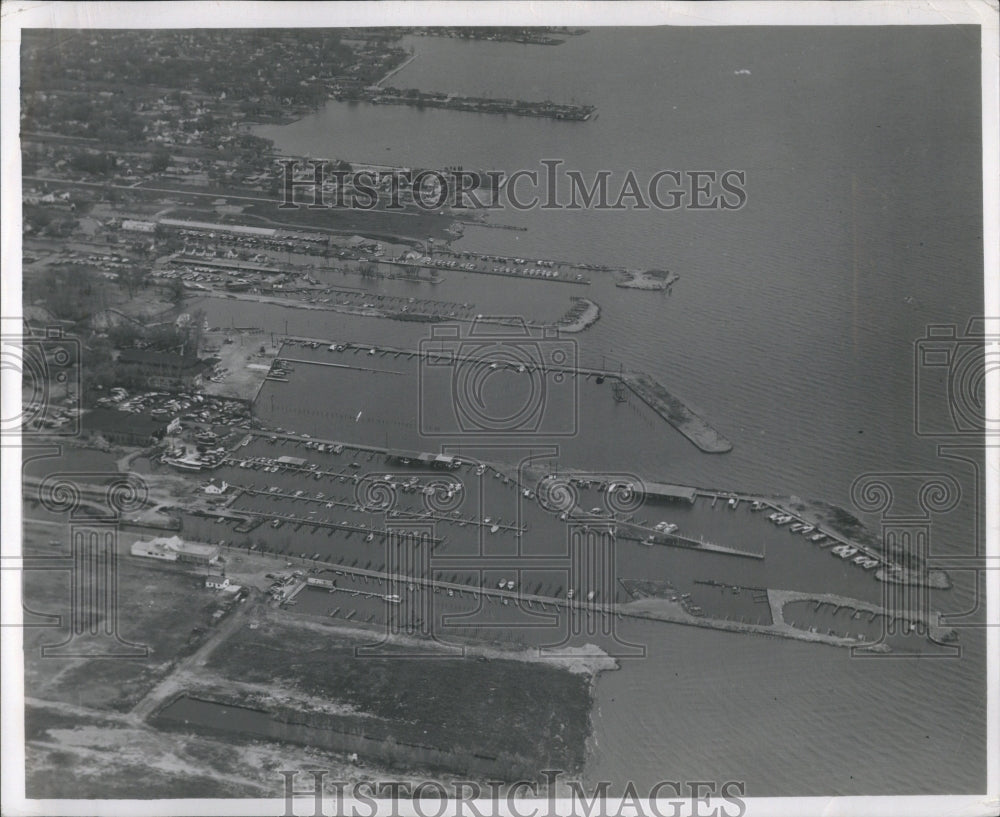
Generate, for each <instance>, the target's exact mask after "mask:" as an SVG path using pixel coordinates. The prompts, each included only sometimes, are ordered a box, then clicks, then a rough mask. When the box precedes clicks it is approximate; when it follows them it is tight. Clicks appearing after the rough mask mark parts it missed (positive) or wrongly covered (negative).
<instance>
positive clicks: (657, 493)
mask: <svg viewBox="0 0 1000 817" xmlns="http://www.w3.org/2000/svg"><path fill="white" fill-rule="evenodd" d="M642 490H643V492H644V493H645V494H646V498H647V499H650V500H657V499H660V500H665V501H668V502H689V503H694V500H695V497H696V496H697V492H696V491H695V489H694V488H689V487H687V486H685V485H671V484H669V483H666V482H643V483H642Z"/></svg>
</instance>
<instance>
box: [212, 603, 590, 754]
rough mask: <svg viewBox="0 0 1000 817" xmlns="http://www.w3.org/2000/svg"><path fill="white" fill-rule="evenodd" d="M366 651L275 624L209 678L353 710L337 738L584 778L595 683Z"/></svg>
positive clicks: (556, 673) (488, 664)
mask: <svg viewBox="0 0 1000 817" xmlns="http://www.w3.org/2000/svg"><path fill="white" fill-rule="evenodd" d="M360 643H362V642H360V641H358V640H356V639H354V638H349V637H347V636H344V635H341V634H338V633H337V631H335V630H332V629H331V631H330V633H329V635H327V634H325V633H319V632H316V631H315V630H314V629H305V628H298V627H295V626H290V625H286V624H283V623H276V622H274V621H270V622H266V623H264V624H263V625H262V626H261V627H260V628H259V629H257V630H249V629H245V630H242V631H240V633H239V634H238V635H236V636H235V637H233V638H231V639H230V640H229V641H227V642H226V643H225V644H223V645H222V646H221V647H220V648H219V649H218V650H217V651H216V652H215V653H214V654H213V655H212V657H211V659H210V660H209V665H208V668H209V669H212V670H213V671H215V672H216V673H218V674H219V675H221V676H223V677H228V678H231V679H233V680H239V681H250V682H259V683H266V682H268V681H274V682H278V683H280V684H281V685H282V686H283V687H284V688H286V689H291V690H295V691H298V692H300V693H301V694H302V695H303V697H311V698H314V699H319V700H323V701H329V702H333V701H335V702H337V703H339V704H344V705H347V706H348V707H350V708H351V709H352V710H354V712H355V713H356V714H345V715H343V716H338V717H335V718H334V720H335V721H336V722H337V723H336V726H337V728H343V729H345V730H351V729H357V728H359V727H360V728H362V729H363V732H364V734H365V736H367V737H372V738H390V739H392V740H395V741H402V742H411V743H417V744H420V745H426V746H433V747H435V748H440V749H443V750H455V751H458V752H468V753H480V754H485V755H490V756H495V757H499V756H508V757H512V758H519V759H520V760H522V761H524V762H526V763H527V765H528V766H529V767H530V768H532V769H539V768H547V767H555V768H561V769H567V770H575V769H579V768H580V767H581V765H582V763H583V760H584V754H585V741H586V739H587V735H588V732H589V713H590V703H591V701H590V692H589V680H590V679H589V677H588V676H586V675H579V674H572V673H570V672H568V671H566V670H563V669H558V668H556V667H553V666H550V665H547V664H543V663H528V662H522V661H514V660H506V659H491V660H485V659H481V658H445V657H440V658H438V657H425V658H407V657H402V656H400V657H396V658H394V657H392V656H391V655H388V656H386V657H378V658H373V657H357V656H356V655H355V647H357V646H358V645H359V644H360Z"/></svg>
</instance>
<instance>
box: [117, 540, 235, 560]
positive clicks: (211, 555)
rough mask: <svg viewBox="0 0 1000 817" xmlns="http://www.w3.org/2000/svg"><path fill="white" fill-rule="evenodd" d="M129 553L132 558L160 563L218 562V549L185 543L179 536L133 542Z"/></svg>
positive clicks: (212, 546) (194, 543) (211, 546)
mask: <svg viewBox="0 0 1000 817" xmlns="http://www.w3.org/2000/svg"><path fill="white" fill-rule="evenodd" d="M131 553H132V555H133V556H142V557H144V558H147V559H158V560H160V561H162V562H189V563H192V564H199V565H214V564H215V563H216V562H218V561H219V549H218V548H217V547H215V546H214V545H201V544H198V543H196V542H185V541H184V540H183V539H181V538H180V537H179V536H170V537H166V536H161V537H157V538H156V539H149V540H140V541H136V542H133V543H132V548H131Z"/></svg>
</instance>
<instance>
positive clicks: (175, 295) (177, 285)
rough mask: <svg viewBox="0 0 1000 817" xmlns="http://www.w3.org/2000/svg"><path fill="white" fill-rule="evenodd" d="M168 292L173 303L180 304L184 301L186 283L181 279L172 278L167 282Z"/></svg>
mask: <svg viewBox="0 0 1000 817" xmlns="http://www.w3.org/2000/svg"><path fill="white" fill-rule="evenodd" d="M166 290H167V297H168V298H170V302H171V303H174V304H179V303H180V302H181V301H183V300H184V294H185V293H184V282H183V281H181V280H180V279H179V278H171V279H170V280H169V281H167V285H166Z"/></svg>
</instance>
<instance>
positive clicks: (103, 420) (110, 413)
mask: <svg viewBox="0 0 1000 817" xmlns="http://www.w3.org/2000/svg"><path fill="white" fill-rule="evenodd" d="M82 425H83V431H84V433H85V434H90V435H93V436H101V437H103V438H104V439H106V440H107V441H108V442H111V443H117V444H119V445H140V446H147V445H154V444H155V443H156V442H157V441H159V440H161V439H163V435H164V434H166V433H167V429H168V428H169V426H170V423H169V422H168V421H167V420H164V419H157V418H155V417H151V416H149V415H147V414H133V413H131V412H128V411H118V410H116V409H109V408H95V409H92V410H91V411H88V412H87V413H86V414H85V415H83V418H82Z"/></svg>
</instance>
